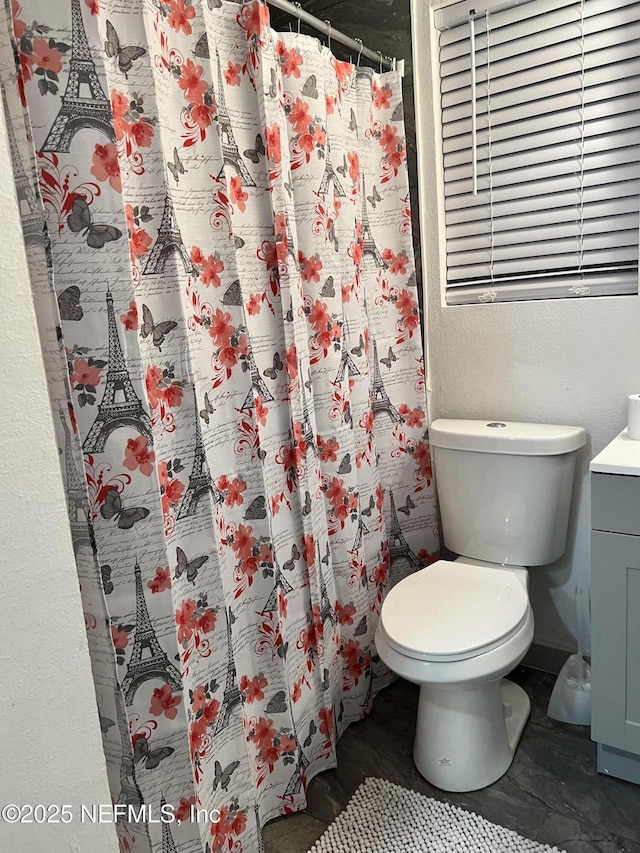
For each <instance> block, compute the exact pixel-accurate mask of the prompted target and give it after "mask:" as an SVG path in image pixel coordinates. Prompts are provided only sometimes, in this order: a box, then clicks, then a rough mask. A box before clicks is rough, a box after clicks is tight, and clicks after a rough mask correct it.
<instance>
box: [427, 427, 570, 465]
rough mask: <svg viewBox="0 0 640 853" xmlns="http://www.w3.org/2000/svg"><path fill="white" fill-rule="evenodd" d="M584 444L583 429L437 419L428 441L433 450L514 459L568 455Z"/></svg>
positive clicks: (430, 429)
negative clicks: (501, 454)
mask: <svg viewBox="0 0 640 853" xmlns="http://www.w3.org/2000/svg"><path fill="white" fill-rule="evenodd" d="M586 440H587V434H586V432H585V431H584V429H583V428H582V427H576V426H558V425H557V424H530V423H521V422H519V421H501V420H500V419H490V418H488V419H487V420H483V421H480V420H478V421H467V420H456V419H453V418H439V419H438V420H435V421H433V423H432V424H431V426H430V427H429V441H430V443H431V444H432V445H433V447H445V448H449V449H451V450H470V451H475V452H477V453H505V454H510V455H513V456H556V455H559V454H562V453H570V452H571V451H572V450H577V449H578V448H579V447H582V445H583V444H585V442H586Z"/></svg>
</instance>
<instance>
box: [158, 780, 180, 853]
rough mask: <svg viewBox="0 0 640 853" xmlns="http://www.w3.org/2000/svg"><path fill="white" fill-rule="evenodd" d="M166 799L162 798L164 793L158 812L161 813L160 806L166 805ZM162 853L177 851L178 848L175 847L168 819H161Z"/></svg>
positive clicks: (176, 852) (174, 852)
mask: <svg viewBox="0 0 640 853" xmlns="http://www.w3.org/2000/svg"><path fill="white" fill-rule="evenodd" d="M166 804H167V801H166V800H165V798H164V794H163V795H162V797H161V798H160V814H163V811H162V808H163V806H166ZM162 853H178V848H177V847H176V843H175V841H174V840H173V833H172V832H171V823H170V822H169V821H168V820H163V821H162Z"/></svg>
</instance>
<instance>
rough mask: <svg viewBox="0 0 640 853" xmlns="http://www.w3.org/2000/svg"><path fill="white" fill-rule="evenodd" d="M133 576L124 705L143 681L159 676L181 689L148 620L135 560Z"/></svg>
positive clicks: (140, 577) (123, 688) (177, 675)
mask: <svg viewBox="0 0 640 853" xmlns="http://www.w3.org/2000/svg"><path fill="white" fill-rule="evenodd" d="M134 574H135V579H136V626H135V628H134V632H133V649H132V651H131V657H130V658H129V664H128V665H127V673H126V675H125V677H124V679H123V681H122V692H123V694H124V701H125V702H126V704H127V705H131V704H133V697H134V696H135V692H136V690H137V689H138V687H140V685H141V684H142V683H143V682H144V681H148V680H149V679H151V678H154V679H160V680H161V681H164V682H166V683H167V684H170V685H171V686H172V687H173V689H174V690H176V691H178V690H182V676H181V675H180V673H179V672H178V670H177V668H176V667H175V666H174V665H173V664H172V663H171V661H170V660H169V658H168V657H167V654H166V652H165V651H163V649H162V646H161V645H160V643H159V642H158V638H157V637H156V632H155V630H154V628H153V625H152V624H151V619H150V617H149V611H148V610H147V602H146V600H145V597H144V589H143V587H142V572H141V570H140V566H139V564H138V562H137V561H136V566H135V569H134Z"/></svg>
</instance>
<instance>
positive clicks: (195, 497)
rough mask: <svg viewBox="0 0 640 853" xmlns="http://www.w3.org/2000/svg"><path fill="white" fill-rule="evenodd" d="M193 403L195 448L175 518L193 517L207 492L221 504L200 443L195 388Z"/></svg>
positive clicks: (194, 390) (200, 435)
mask: <svg viewBox="0 0 640 853" xmlns="http://www.w3.org/2000/svg"><path fill="white" fill-rule="evenodd" d="M193 401H194V404H195V411H196V446H195V451H194V455H193V467H192V468H191V476H190V477H189V485H188V486H187V490H186V492H185V493H184V497H183V498H182V503H181V504H180V509H179V510H178V515H177V518H187V517H188V516H190V515H194V514H195V512H196V510H197V508H198V502H199V500H200V498H201V497H202V496H203V495H204V494H206V493H207V492H211V494H212V495H213V499H214V501H215V502H216V503H221V502H222V495H221V494H220V492H219V490H218V487H217V486H216V484H215V483H214V482H213V480H212V479H211V473H210V471H209V464H208V462H207V457H206V455H205V452H204V444H203V442H202V429H201V427H200V411H199V408H198V398H197V397H196V386H195V385H194V386H193Z"/></svg>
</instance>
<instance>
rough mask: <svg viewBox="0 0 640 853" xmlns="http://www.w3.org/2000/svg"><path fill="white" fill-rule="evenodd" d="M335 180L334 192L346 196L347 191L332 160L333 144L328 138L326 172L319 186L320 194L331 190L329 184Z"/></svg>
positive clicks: (325, 160) (325, 161)
mask: <svg viewBox="0 0 640 853" xmlns="http://www.w3.org/2000/svg"><path fill="white" fill-rule="evenodd" d="M331 181H333V192H334V193H335V195H336V196H345V195H346V193H345V191H344V188H343V186H342V184H341V183H340V181H339V180H338V176H337V175H336V170H335V169H334V168H333V163H332V162H331V146H330V145H329V140H328V139H327V145H326V148H325V159H324V173H323V175H322V180H321V181H320V186H319V187H318V192H319V194H320V195H326V194H327V193H328V192H329V184H330V183H331Z"/></svg>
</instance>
